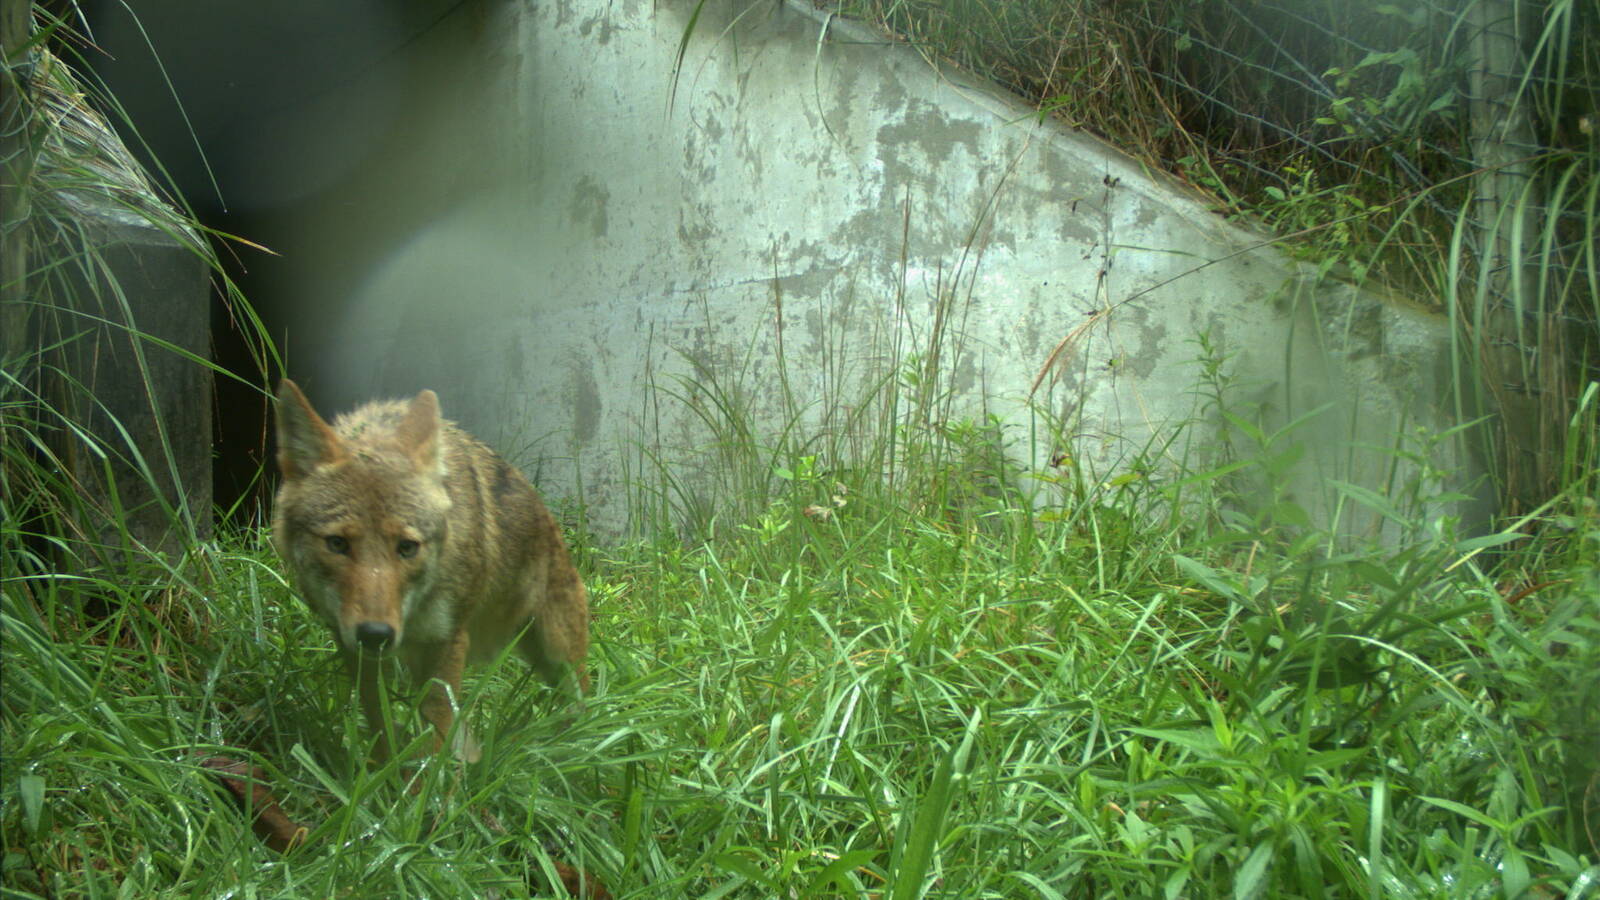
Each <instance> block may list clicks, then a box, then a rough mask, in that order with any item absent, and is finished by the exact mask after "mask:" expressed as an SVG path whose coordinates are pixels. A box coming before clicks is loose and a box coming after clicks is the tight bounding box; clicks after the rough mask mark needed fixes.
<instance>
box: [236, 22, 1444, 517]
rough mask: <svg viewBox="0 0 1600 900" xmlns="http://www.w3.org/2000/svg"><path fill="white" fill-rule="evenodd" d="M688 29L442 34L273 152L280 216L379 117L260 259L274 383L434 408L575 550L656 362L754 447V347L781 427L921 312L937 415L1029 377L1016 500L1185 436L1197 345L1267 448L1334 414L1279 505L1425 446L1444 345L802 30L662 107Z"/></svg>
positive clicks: (1128, 172) (1023, 126) (886, 61)
mask: <svg viewBox="0 0 1600 900" xmlns="http://www.w3.org/2000/svg"><path fill="white" fill-rule="evenodd" d="M693 8H694V4H693V3H692V2H690V0H661V2H654V3H652V2H647V0H619V2H616V3H612V4H606V5H603V6H593V5H590V4H583V3H578V2H576V0H558V2H540V3H494V4H487V5H483V6H478V5H476V4H469V5H468V6H466V7H464V8H462V10H461V11H460V12H458V13H457V14H454V15H452V16H450V17H448V18H446V19H444V20H442V21H441V22H440V24H439V25H438V26H437V27H435V28H434V29H433V30H432V31H430V32H429V33H428V34H427V35H426V37H425V38H423V39H422V40H420V41H418V42H416V43H415V44H413V45H412V46H411V47H410V48H408V50H407V51H406V52H405V53H404V54H401V55H399V56H397V57H395V58H392V59H391V60H390V61H389V62H388V63H387V64H385V65H383V66H379V67H377V68H375V69H373V70H371V71H370V72H368V73H367V74H366V76H365V77H364V78H362V79H360V80H358V81H356V82H354V83H351V84H348V85H344V86H341V87H339V88H338V89H335V90H331V91H330V92H329V93H328V94H327V95H325V96H324V98H323V99H322V100H321V101H320V102H319V103H317V104H316V105H314V106H313V107H310V108H306V109H299V110H291V111H287V112H286V113H285V114H284V115H283V116H282V117H281V119H280V121H278V122H276V123H274V124H273V126H272V130H273V132H274V133H275V135H276V140H275V141H274V142H272V143H271V145H270V153H268V154H267V155H264V157H263V165H262V166H261V167H260V171H259V176H258V177H259V178H261V179H262V183H261V185H260V186H259V189H260V191H261V192H262V193H268V194H270V193H272V192H274V191H279V192H282V193H283V194H284V195H285V196H298V195H300V194H301V193H303V186H302V185H299V184H297V183H296V179H297V178H298V177H300V176H299V174H298V172H300V171H301V170H302V169H308V170H315V171H324V170H326V169H327V168H328V166H329V164H328V163H327V162H326V161H325V157H327V156H328V155H329V154H330V153H338V152H340V151H339V148H341V147H347V146H351V145H353V143H354V142H352V141H350V140H348V139H347V136H344V135H342V134H341V129H342V128H343V127H345V125H344V124H343V123H345V122H353V121H361V119H360V117H354V116H351V115H350V113H351V111H353V110H355V109H358V108H361V107H362V106H363V104H370V103H374V102H379V101H378V100H377V99H375V98H382V97H391V96H395V95H399V96H403V97H405V98H407V102H408V104H409V105H408V106H407V107H406V110H407V111H406V113H405V114H404V115H401V116H399V117H398V118H397V119H396V120H395V121H394V123H393V126H392V128H391V130H390V131H389V133H388V134H387V135H386V137H385V140H383V141H382V142H381V149H379V150H377V151H376V152H374V153H372V154H371V155H368V156H365V157H363V158H362V159H361V160H360V161H359V162H360V165H359V166H356V167H354V168H355V171H357V172H358V174H357V175H355V176H354V177H353V178H351V179H349V180H347V181H345V182H344V183H342V184H341V185H339V186H337V187H335V188H334V189H332V190H331V191H328V192H326V193H325V194H324V195H323V200H322V201H321V202H320V203H318V204H316V206H315V207H314V210H313V214H312V215H306V216H305V217H304V220H305V223H306V225H305V232H304V233H305V244H304V245H301V246H296V247H287V248H284V249H285V250H286V251H288V252H289V254H290V258H291V261H292V264H293V265H294V266H295V267H296V271H297V273H298V287H297V289H296V295H297V297H298V298H299V305H298V307H297V310H296V312H295V315H294V329H293V330H292V331H291V332H290V336H289V341H288V345H287V349H288V358H289V361H290V368H291V372H293V373H296V374H298V375H300V376H302V377H305V378H307V380H308V381H309V382H310V389H311V392H312V395H313V398H314V399H315V400H316V401H317V402H318V403H319V404H322V405H325V406H329V407H342V406H346V405H348V404H351V403H354V402H356V401H358V400H360V399H363V398H366V397H369V396H372V395H375V394H402V393H408V392H411V391H414V390H416V389H418V388H421V387H433V388H435V389H437V390H438V391H439V392H440V395H441V398H442V401H443V404H444V408H445V410H446V414H447V415H451V416H452V417H454V418H457V419H458V420H460V421H462V422H463V423H464V424H465V425H467V426H468V427H469V428H472V429H474V430H476V431H478V432H480V433H483V434H484V435H485V436H486V437H487V438H489V439H491V440H493V441H495V442H496V443H498V444H499V445H501V446H502V447H508V448H509V449H511V450H512V452H513V453H515V452H517V451H519V450H521V451H525V456H526V455H531V456H536V457H538V458H540V459H541V460H542V462H541V464H540V465H539V466H538V467H537V474H538V476H539V480H540V481H541V483H542V484H543V485H544V486H545V488H546V490H547V491H548V492H550V493H552V494H555V495H560V494H562V493H570V492H572V491H573V490H575V489H576V488H577V487H578V486H579V485H580V484H581V487H582V491H583V493H584V497H585V500H586V502H587V505H588V510H589V514H590V517H591V521H592V522H594V523H596V524H597V525H598V526H600V527H601V528H602V529H606V528H615V527H620V525H621V523H622V522H623V519H624V516H625V514H626V509H625V507H626V501H625V491H624V489H623V487H624V485H623V483H622V482H623V478H624V473H626V472H629V471H632V470H634V464H633V463H632V462H630V460H632V459H634V458H635V456H636V454H637V452H638V451H637V447H638V444H639V443H640V442H646V443H657V442H659V443H660V445H661V446H662V447H663V450H664V452H665V453H667V455H668V456H669V457H671V456H672V454H674V453H682V454H683V455H684V457H685V458H687V457H689V456H691V455H692V454H693V450H694V448H695V446H696V443H697V442H700V441H703V440H704V436H703V435H704V432H703V430H701V429H700V428H699V427H698V426H697V424H696V423H695V422H694V420H693V417H692V415H691V414H690V413H688V412H687V411H685V410H682V409H679V408H676V407H675V406H674V405H673V404H671V403H670V402H664V403H656V402H652V401H651V400H650V399H649V396H648V395H649V385H650V384H651V383H652V382H654V383H661V382H663V381H664V380H666V379H667V378H668V377H669V376H670V375H671V374H672V373H682V372H685V371H687V370H688V363H687V362H686V359H685V357H686V356H687V357H689V358H694V359H701V360H706V361H709V362H711V363H713V364H720V365H723V366H727V367H735V366H737V365H739V361H740V360H744V359H746V358H747V357H746V353H747V352H748V353H750V354H751V355H750V356H749V357H748V359H749V360H750V362H749V364H748V369H747V372H748V374H747V376H746V377H745V378H744V383H745V385H746V386H747V387H748V388H749V389H750V390H751V391H753V392H754V397H753V402H754V406H755V408H756V409H758V410H766V411H768V412H771V413H773V414H774V415H775V414H776V411H777V410H778V408H779V402H778V383H777V382H778V379H777V378H776V376H775V374H774V372H775V370H774V369H773V368H772V364H771V361H772V360H773V359H774V358H775V357H776V355H777V354H778V352H779V349H780V347H779V342H780V339H781V340H782V341H784V345H783V346H782V351H783V354H784V356H785V357H786V358H787V360H788V366H789V368H788V373H789V376H790V378H791V380H792V381H793V382H794V383H793V387H794V390H795V393H796V394H797V395H798V396H800V397H802V398H807V399H811V400H817V401H823V400H829V399H838V400H847V399H849V396H848V395H849V388H848V384H847V383H848V382H849V381H850V379H851V378H852V377H856V378H863V377H870V375H871V374H872V372H873V371H874V370H875V367H879V366H881V365H882V364H883V356H884V355H885V353H886V352H887V350H886V348H888V347H891V346H893V345H894V342H895V339H896V338H897V337H899V338H901V339H902V343H901V346H902V348H915V347H923V346H927V342H928V340H929V337H930V335H931V334H932V332H933V330H934V321H935V310H936V307H938V306H939V305H940V303H941V302H943V303H944V308H945V316H944V319H943V320H942V322H943V324H944V326H945V327H946V329H947V330H946V331H945V338H944V343H943V344H942V345H941V346H942V349H941V353H942V354H943V355H944V361H945V363H946V364H947V365H949V366H950V370H951V372H952V373H953V384H954V386H955V387H956V388H957V390H958V393H957V396H956V397H955V403H954V406H953V410H952V412H953V413H954V414H969V415H970V414H976V413H979V412H982V411H987V412H992V413H995V414H997V415H999V416H1000V417H1001V418H1002V419H1003V420H1005V421H1008V422H1011V423H1021V422H1024V421H1027V419H1028V416H1029V415H1030V412H1029V408H1028V402H1029V392H1030V387H1031V386H1032V384H1033V381H1034V378H1035V375H1036V374H1037V373H1038V372H1039V371H1040V369H1041V366H1043V365H1044V364H1045V363H1046V361H1047V360H1050V359H1054V366H1053V372H1052V376H1051V377H1050V378H1049V379H1047V380H1046V383H1045V385H1044V386H1042V387H1041V388H1040V391H1039V393H1038V394H1037V395H1035V396H1034V398H1033V399H1034V401H1035V402H1037V403H1038V404H1039V407H1040V408H1042V409H1043V410H1044V411H1046V412H1047V413H1048V414H1049V415H1050V416H1053V417H1057V418H1059V420H1060V422H1061V423H1063V424H1062V427H1061V432H1062V433H1061V434H1055V433H1044V434H1041V435H1039V440H1038V441H1037V444H1036V445H1029V444H1028V443H1027V442H1026V441H1023V442H1022V443H1019V444H1018V445H1015V446H1014V447H1013V451H1014V452H1016V453H1018V454H1019V455H1021V456H1022V457H1023V458H1025V459H1027V460H1029V461H1030V464H1032V465H1036V466H1039V467H1042V466H1043V465H1045V460H1047V459H1048V456H1049V454H1050V453H1051V452H1052V451H1054V450H1057V449H1060V448H1061V447H1062V444H1063V443H1064V442H1070V443H1071V445H1072V451H1073V453H1074V454H1075V455H1076V456H1077V458H1078V459H1079V460H1081V461H1082V462H1084V463H1085V464H1087V465H1089V466H1091V467H1093V468H1094V469H1095V470H1096V471H1097V472H1100V473H1109V472H1110V471H1113V470H1114V469H1115V468H1116V467H1118V466H1120V465H1124V464H1126V463H1127V462H1128V461H1129V459H1130V454H1132V453H1135V452H1137V451H1138V450H1139V449H1140V448H1143V447H1145V446H1147V443H1148V439H1149V436H1150V435H1151V434H1152V433H1157V432H1159V431H1161V430H1162V429H1167V428H1170V427H1172V426H1173V425H1175V424H1177V423H1179V422H1182V421H1185V420H1187V419H1190V418H1192V417H1194V416H1195V415H1196V414H1197V410H1198V405H1197V402H1196V396H1195V392H1194V390H1193V388H1194V386H1195V384H1196V381H1197V379H1198V368H1197V366H1196V364H1195V359H1196V357H1197V356H1198V352H1199V351H1198V349H1197V347H1196V345H1195V343H1194V339H1195V337H1196V336H1197V334H1199V333H1200V332H1202V331H1205V332H1208V333H1209V335H1210V337H1211V339H1212V340H1213V341H1214V342H1215V344H1216V345H1217V346H1218V347H1219V348H1220V349H1221V351H1222V352H1224V353H1227V354H1231V355H1232V361H1231V363H1230V369H1231V371H1233V372H1234V374H1235V377H1236V380H1237V383H1238V385H1239V388H1238V390H1239V394H1238V396H1239V398H1240V399H1241V400H1244V399H1251V400H1256V401H1259V402H1260V403H1261V404H1262V406H1263V408H1264V409H1265V410H1266V412H1267V414H1268V415H1269V416H1270V418H1271V419H1272V420H1274V421H1277V422H1283V421H1288V420H1289V419H1292V418H1293V417H1295V416H1297V415H1298V414H1300V413H1303V412H1305V411H1307V410H1310V409H1313V408H1317V407H1320V406H1322V405H1323V404H1326V403H1332V404H1334V405H1333V407H1331V408H1330V410H1329V411H1328V412H1327V413H1325V414H1324V415H1322V416H1320V417H1318V418H1317V419H1315V420H1314V421H1313V422H1312V423H1311V424H1309V425H1307V426H1306V431H1305V432H1304V436H1305V437H1308V438H1312V440H1311V441H1310V446H1311V447H1312V448H1313V449H1314V450H1316V451H1317V452H1316V453H1315V454H1313V457H1314V458H1313V460H1312V462H1313V463H1314V464H1315V465H1312V466H1310V467H1308V468H1307V470H1306V478H1307V479H1308V480H1306V481H1304V482H1302V490H1303V492H1304V494H1305V495H1306V496H1305V497H1303V498H1302V499H1303V500H1308V499H1310V495H1312V494H1315V493H1317V492H1318V491H1319V490H1320V488H1321V481H1320V479H1322V478H1324V477H1336V478H1348V479H1351V480H1355V481H1361V482H1364V483H1367V484H1369V485H1373V486H1375V487H1380V488H1381V485H1382V481H1381V472H1382V470H1383V467H1384V464H1385V463H1387V462H1388V457H1387V456H1386V455H1385V454H1381V453H1376V454H1375V453H1369V452H1365V451H1353V450H1352V449H1351V448H1352V446H1353V444H1352V441H1354V442H1367V443H1373V444H1378V445H1380V446H1381V445H1388V444H1392V443H1393V440H1394V438H1393V435H1394V433H1395V430H1396V428H1397V427H1398V426H1399V425H1401V424H1402V423H1408V424H1416V425H1421V426H1422V427H1424V428H1426V429H1430V430H1437V429H1439V428H1441V427H1442V423H1443V422H1444V421H1445V420H1446V416H1445V396H1446V395H1445V381H1444V379H1445V377H1446V359H1447V357H1446V354H1447V352H1448V351H1447V344H1446V326H1445V323H1444V322H1443V321H1441V320H1439V319H1437V318H1435V317H1432V316H1429V315H1427V314H1425V313H1423V312H1421V311H1419V310H1417V309H1414V308H1411V307H1408V306H1406V305H1404V304H1401V303H1395V302H1389V301H1386V300H1383V299H1380V298H1378V297H1376V296H1373V295H1370V294H1357V293H1355V292H1353V291H1351V290H1349V289H1347V288H1344V287H1341V286H1339V285H1336V284H1329V283H1324V284H1322V285H1320V286H1319V285H1317V284H1316V283H1315V282H1314V280H1313V279H1312V278H1311V277H1310V273H1309V272H1307V271H1305V270H1303V269H1302V268H1300V267H1298V266H1296V265H1295V264H1293V263H1291V262H1289V261H1287V260H1286V259H1285V258H1284V257H1283V256H1282V255H1281V254H1279V253H1277V252H1275V251H1273V250H1270V249H1252V248H1253V247H1256V245H1257V244H1258V242H1259V241H1260V240H1261V239H1260V237H1259V236H1256V235H1252V234H1249V233H1246V232H1244V231H1241V230H1239V229H1237V228H1234V227H1231V226H1230V225H1228V224H1226V223H1225V222H1223V220H1222V219H1220V218H1219V217H1218V216H1216V215H1214V214H1213V213H1211V212H1210V211H1208V210H1207V209H1206V208H1205V205H1204V201H1203V199H1201V198H1198V197H1195V196H1192V195H1191V194H1189V193H1187V192H1185V191H1184V190H1183V189H1181V188H1180V187H1178V186H1175V185H1173V184H1169V183H1167V182H1166V181H1165V180H1163V179H1161V178H1158V177H1154V176H1152V175H1151V174H1150V173H1148V172H1146V171H1144V170H1143V169H1142V168H1141V167H1140V166H1138V165H1137V164H1135V163H1133V162H1131V161H1130V160H1128V159H1126V158H1124V157H1122V156H1120V155H1119V154H1117V153H1116V152H1114V151H1112V150H1110V149H1109V148H1107V147H1106V146H1104V145H1102V144H1101V143H1099V142H1098V141H1095V140H1092V139H1090V138H1088V137H1086V136H1083V135H1080V134H1076V133H1074V132H1072V131H1071V130H1069V129H1066V128H1064V127H1061V126H1060V125H1059V124H1057V123H1054V122H1040V121H1039V120H1038V118H1037V117H1035V116H1033V115H1031V114H1030V113H1029V111H1028V109H1027V108H1026V107H1024V106H1023V105H1021V104H1019V103H1018V102H1016V101H1015V100H1014V99H1012V98H1010V97H1009V96H1007V95H1005V94H1003V93H1002V92H1000V91H998V90H996V89H994V88H992V87H990V86H986V85H980V84H974V83H971V82H970V81H968V80H966V79H965V78H963V77H960V76H958V75H954V74H952V73H950V72H941V71H938V70H936V69H935V68H933V67H931V66H930V65H929V63H928V62H926V61H925V60H924V59H923V58H922V56H921V55H920V54H919V53H918V52H916V51H915V50H914V49H912V48H909V47H906V46H901V45H894V44H890V43H888V42H886V41H885V40H884V39H883V38H881V37H880V36H878V35H876V34H875V33H873V32H871V31H869V30H867V29H866V28H864V27H860V26H856V25H853V24H850V23H844V22H841V21H839V20H836V19H829V18H827V17H825V16H823V15H821V14H817V13H814V12H812V11H811V10H810V9H809V8H808V7H807V6H806V5H805V4H801V3H794V4H789V5H784V4H777V3H769V2H762V3H755V4H744V3H742V2H741V3H738V4H737V5H734V4H730V3H729V2H725V0H710V2H708V3H707V8H706V11H705V12H704V13H703V14H702V15H701V17H700V20H699V22H698V24H697V26H696V28H695V29H694V33H693V36H692V38H691V39H690V40H689V41H688V43H687V46H686V47H685V48H684V52H683V55H682V64H681V67H679V68H678V70H677V71H678V77H677V79H676V83H674V77H673V72H674V66H675V63H676V62H677V60H678V54H679V49H680V41H681V39H682V37H683V34H684V31H685V28H686V26H687V22H688V17H689V15H690V13H691V11H692V10H693ZM674 89H675V90H674ZM301 160H314V161H316V165H314V166H307V167H302V166H300V165H298V163H297V161H301ZM274 179H277V181H276V182H274ZM1207 264H1209V265H1207ZM780 297H781V304H780V303H779V302H778V298H780ZM780 308H781V316H782V321H781V325H782V329H781V338H780V327H779V325H780V322H779V310H780ZM956 333H959V334H960V338H959V339H956V338H954V337H952V335H954V334H956ZM1069 336H1070V337H1071V339H1070V340H1067V341H1066V343H1065V344H1063V340H1064V339H1068V338H1069ZM1054 351H1059V352H1054ZM807 361H814V363H815V364H814V365H812V366H810V367H809V368H808V367H807V365H806V363H807ZM1030 433H1031V432H1030V431H1028V430H1026V429H1017V430H1016V432H1015V434H1016V435H1017V436H1019V437H1022V436H1026V435H1028V434H1030ZM1313 505H1314V504H1313Z"/></svg>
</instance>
